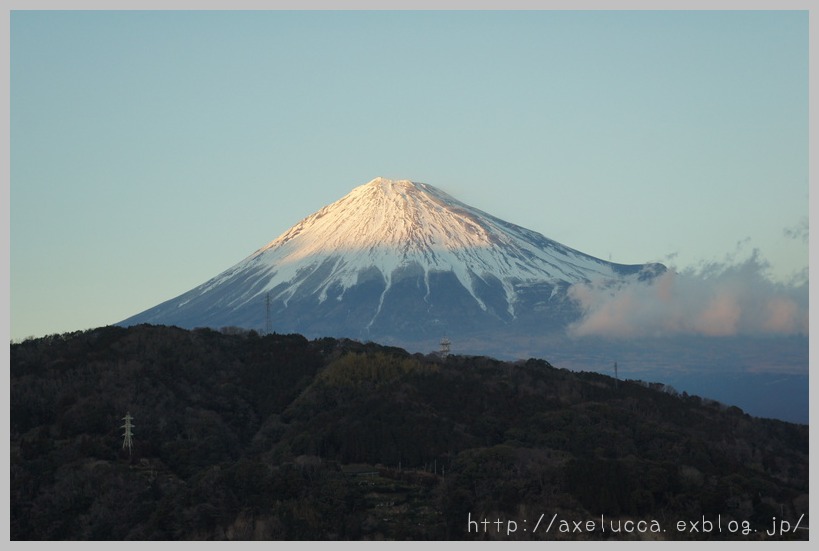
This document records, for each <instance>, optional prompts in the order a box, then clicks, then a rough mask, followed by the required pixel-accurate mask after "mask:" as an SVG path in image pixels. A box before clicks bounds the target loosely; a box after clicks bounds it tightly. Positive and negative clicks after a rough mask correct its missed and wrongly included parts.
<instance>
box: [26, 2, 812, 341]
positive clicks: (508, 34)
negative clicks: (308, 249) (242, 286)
mask: <svg viewBox="0 0 819 551" xmlns="http://www.w3.org/2000/svg"><path fill="white" fill-rule="evenodd" d="M10 29H11V41H10V43H11V44H10V45H11V55H10V65H11V66H10V69H11V70H10V75H11V77H10V100H11V111H10V129H11V147H10V160H11V168H10V173H11V185H10V205H11V206H10V212H11V219H10V220H11V221H10V245H11V249H10V261H11V265H10V276H11V337H12V338H15V339H19V338H23V337H26V336H29V335H33V336H42V335H45V334H50V333H60V332H66V331H74V330H82V329H87V328H92V327H97V326H101V325H108V324H113V323H116V322H118V321H120V320H122V319H124V318H126V317H128V316H130V315H133V314H136V313H138V312H140V311H142V310H145V309H147V308H149V307H151V306H154V305H156V304H158V303H160V302H163V301H165V300H167V299H170V298H173V297H174V296H177V295H179V294H181V293H183V292H185V291H187V290H189V289H191V288H193V287H195V286H196V285H199V284H200V283H203V282H204V281H206V280H207V279H209V278H211V277H212V276H215V275H216V274H218V273H219V272H221V271H222V270H224V269H226V268H228V267H230V266H232V265H233V264H235V263H236V262H238V261H240V260H242V259H243V258H244V257H246V256H248V255H249V254H251V253H252V252H253V251H255V250H256V249H258V248H259V247H261V246H263V245H265V244H266V243H267V242H269V241H271V240H273V239H274V238H276V237H277V236H278V235H280V234H281V233H282V232H284V231H285V230H287V229H288V228H289V227H290V226H292V225H293V224H295V223H297V222H298V221H299V220H300V219H302V218H303V217H305V216H307V215H309V214H311V213H313V212H315V211H316V210H318V209H319V208H321V207H322V206H324V205H327V204H329V203H331V202H333V201H335V200H337V199H339V198H340V197H342V196H343V195H345V194H346V193H348V192H349V191H350V190H351V189H352V188H354V187H356V186H358V185H361V184H364V183H366V182H367V181H369V180H371V179H372V178H374V177H376V176H386V177H392V178H406V179H412V180H416V181H422V182H426V183H429V184H431V185H434V186H437V187H439V188H441V189H443V190H444V191H446V192H448V193H450V194H452V195H454V196H455V197H456V198H458V199H460V200H461V201H463V202H465V203H467V204H470V205H472V206H474V207H477V208H480V209H482V210H485V211H487V212H489V213H491V214H494V215H496V216H498V217H500V218H503V219H505V220H507V221H509V222H513V223H516V224H519V225H521V226H524V227H527V228H529V229H532V230H535V231H538V232H540V233H542V234H544V235H546V236H547V237H550V238H552V239H555V240H557V241H559V242H561V243H563V244H565V245H568V246H570V247H573V248H576V249H579V250H581V251H583V252H586V253H589V254H592V255H595V256H598V257H600V258H603V259H611V260H613V261H615V262H621V263H641V262H647V261H659V262H664V263H665V264H667V265H669V266H674V267H677V268H680V269H685V268H691V267H695V266H698V265H700V264H701V263H702V262H708V261H719V262H732V261H733V260H734V259H736V260H737V261H738V262H739V261H740V260H741V258H744V257H747V256H748V255H749V254H751V252H752V251H753V249H758V250H759V254H760V256H761V257H762V258H763V259H764V260H766V261H767V262H768V263H770V271H769V274H768V275H769V276H770V277H771V278H772V279H774V280H776V281H789V280H790V279H791V278H792V277H794V276H795V275H798V274H802V276H805V274H806V272H805V271H806V269H807V266H808V249H807V225H808V214H809V212H808V103H809V101H808V36H809V33H808V12H807V11H756V12H743V11H658V12H633V11H617V12H603V11H577V12H558V11H542V12H519V11H516V12H497V11H495V12H427V11H419V12H369V11H350V12H321V11H318V12H315V11H314V12H280V11H279V12H275V11H274V12H230V11H218V12H169V11H165V12H150V11H145V12H88V11H65V12H56V11H31V12H26V11H17V12H12V13H11V17H10Z"/></svg>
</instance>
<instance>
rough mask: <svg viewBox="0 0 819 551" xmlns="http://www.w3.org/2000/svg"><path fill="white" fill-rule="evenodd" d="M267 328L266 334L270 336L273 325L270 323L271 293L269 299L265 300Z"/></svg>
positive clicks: (268, 293)
mask: <svg viewBox="0 0 819 551" xmlns="http://www.w3.org/2000/svg"><path fill="white" fill-rule="evenodd" d="M265 311H266V316H265V326H264V334H265V335H269V334H270V333H271V323H270V291H268V292H267V297H266V298H265Z"/></svg>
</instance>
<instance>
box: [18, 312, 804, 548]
mask: <svg viewBox="0 0 819 551" xmlns="http://www.w3.org/2000/svg"><path fill="white" fill-rule="evenodd" d="M10 382H11V391H10V397H11V404H10V405H11V408H10V414H11V422H10V425H11V442H10V504H11V512H10V526H11V531H10V533H11V538H12V539H14V540H36V539H49V540H66V539H105V540H123V539H139V540H152V539H165V540H194V539H264V540H301V539H313V540H322V539H353V540H363V539H418V540H422V539H423V540H427V539H454V540H471V539H524V540H528V539H545V540H552V539H607V538H614V539H639V538H642V539H700V540H702V539H739V540H745V539H748V540H751V539H807V537H808V531H807V530H803V529H802V527H806V526H808V524H809V523H808V515H807V513H808V427H807V426H804V425H794V424H790V423H785V422H781V421H776V420H769V419H758V418H752V417H750V416H749V415H747V414H745V413H743V412H742V411H741V410H739V409H738V408H735V407H725V406H723V405H721V404H717V403H715V402H710V401H707V400H703V399H700V398H699V397H696V396H687V395H677V394H676V393H674V392H673V391H671V392H670V391H669V390H668V389H665V388H664V387H663V386H662V385H660V384H653V385H649V384H645V383H641V382H637V381H616V380H615V379H613V378H610V377H606V376H603V375H600V374H595V373H578V372H572V371H567V370H564V369H557V368H555V367H553V366H551V365H550V364H549V363H548V362H546V361H543V360H535V359H532V360H528V361H521V362H514V363H510V362H501V361H496V360H493V359H490V358H485V357H465V356H448V357H446V358H441V357H438V356H436V355H427V356H424V355H420V354H416V355H411V354H408V353H407V352H405V351H403V350H401V349H396V348H390V347H384V346H379V345H376V344H371V343H368V344H362V343H358V342H354V341H349V340H336V339H320V340H315V341H308V340H307V339H305V338H304V337H302V336H300V335H267V336H259V335H257V334H256V333H253V332H250V333H248V332H243V331H238V330H232V331H231V330H223V331H221V332H217V331H213V330H209V329H196V330H192V331H187V330H182V329H179V328H175V327H162V326H148V325H139V326H134V327H131V328H127V329H126V328H120V327H105V328H100V329H94V330H89V331H85V332H78V333H71V334H64V335H53V336H49V337H45V338H41V339H30V340H27V341H25V342H22V343H17V344H12V345H11V366H10ZM126 414H130V416H131V417H132V418H133V421H132V422H133V425H134V428H133V430H132V431H131V432H132V446H131V447H130V449H129V448H128V447H124V439H123V434H124V432H125V429H124V428H122V427H123V425H124V424H126V422H125V421H124V420H123V418H124V417H125V416H126ZM803 515H804V516H803ZM774 518H775V520H774ZM485 521H488V522H485ZM496 521H497V522H496ZM550 521H551V522H550ZM782 521H786V522H788V528H794V527H795V526H796V525H797V523H799V524H800V528H798V529H796V528H794V529H793V530H779V531H777V532H776V533H775V534H774V535H769V532H772V526H775V527H776V528H777V529H779V528H780V527H785V525H784V524H782ZM581 522H582V524H581ZM629 522H630V523H631V524H629ZM640 522H642V524H639V523H640ZM536 523H537V524H536ZM547 523H548V524H549V527H548V530H547ZM590 523H591V524H590ZM680 523H681V524H680ZM706 523H708V524H706ZM718 523H719V524H718ZM731 523H733V524H731ZM775 523H779V524H775ZM717 525H719V531H718V530H717ZM629 526H630V527H632V530H631V531H628V530H625V528H626V527H629ZM513 527H514V530H512V528H513ZM581 527H582V528H581ZM618 527H619V528H620V530H619V531H617V528H618ZM706 527H710V530H708V531H705V528H706ZM578 528H581V529H578ZM639 528H643V530H640V529H639ZM681 528H682V529H681ZM732 528H733V529H732ZM780 532H781V533H780Z"/></svg>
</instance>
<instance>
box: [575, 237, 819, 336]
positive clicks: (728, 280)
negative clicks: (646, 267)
mask: <svg viewBox="0 0 819 551" xmlns="http://www.w3.org/2000/svg"><path fill="white" fill-rule="evenodd" d="M768 268H769V264H768V263H767V262H766V261H765V260H764V259H762V258H761V257H760V255H759V252H758V251H757V250H754V251H753V252H752V253H751V255H750V256H749V257H748V258H747V259H745V260H742V261H739V262H737V261H735V260H734V259H733V258H730V257H729V258H727V259H726V261H724V262H709V263H706V264H703V265H701V266H699V267H696V268H689V269H685V270H682V271H678V270H676V269H674V268H671V269H669V270H668V271H667V272H666V273H665V274H662V275H661V276H659V277H657V278H655V279H654V280H652V281H650V282H648V283H644V282H640V283H637V282H635V283H629V284H625V285H621V286H618V287H608V288H607V287H604V286H600V285H595V284H586V283H579V284H575V285H573V286H572V287H571V288H570V289H569V296H570V298H571V299H573V300H574V301H575V302H576V303H577V304H578V305H579V306H580V308H581V309H582V311H583V315H582V317H581V319H580V320H578V321H576V322H574V323H572V324H571V325H570V326H569V328H568V333H569V335H571V336H573V337H584V336H600V337H607V338H635V337H667V336H676V335H702V336H712V337H725V336H738V335H746V336H753V335H783V336H784V335H807V334H808V315H809V308H808V281H807V271H805V272H804V273H802V274H799V275H798V276H795V277H794V278H793V279H792V280H791V281H790V282H787V283H777V282H774V281H772V280H771V279H770V278H769V277H768V276H767V274H766V272H767V270H768Z"/></svg>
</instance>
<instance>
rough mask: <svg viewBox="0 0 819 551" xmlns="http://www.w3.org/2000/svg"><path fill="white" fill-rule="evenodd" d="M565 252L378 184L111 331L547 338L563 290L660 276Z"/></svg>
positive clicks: (451, 201) (443, 197)
mask: <svg viewBox="0 0 819 551" xmlns="http://www.w3.org/2000/svg"><path fill="white" fill-rule="evenodd" d="M664 270H665V268H664V267H663V266H662V265H659V264H647V265H621V264H614V263H610V262H606V261H604V260H600V259H597V258H594V257H592V256H589V255H587V254H584V253H582V252H580V251H577V250H574V249H571V248H569V247H566V246H564V245H561V244H560V243H557V242H555V241H553V240H551V239H548V238H546V237H544V236H543V235H541V234H539V233H537V232H533V231H530V230H527V229H525V228H522V227H520V226H516V225H515V224H511V223H509V222H505V221H503V220H500V219H498V218H496V217H494V216H491V215H489V214H487V213H484V212H482V211H480V210H478V209H475V208H472V207H470V206H468V205H465V204H464V203H461V202H460V201H458V200H457V199H455V198H453V197H451V196H449V195H447V194H446V193H444V192H443V191H441V190H439V189H437V188H435V187H433V186H430V185H428V184H423V183H416V182H411V181H408V180H400V181H394V180H388V179H385V178H376V179H374V180H372V181H371V182H369V183H367V184H365V185H362V186H359V187H357V188H355V189H353V190H352V191H351V192H350V193H349V194H348V195H346V196H344V197H342V198H341V199H339V200H338V201H336V202H335V203H333V204H331V205H328V206H326V207H324V208H322V209H321V210H319V211H318V212H316V213H314V214H312V215H310V216H308V217H307V218H305V219H304V220H302V221H301V222H299V223H298V224H296V225H295V226H293V227H292V228H290V229H289V230H288V231H286V232H285V233H283V234H282V235H281V236H279V237H278V238H277V239H275V240H274V241H272V242H270V243H269V244H268V245H266V246H264V247H262V248H261V249H259V250H257V251H256V252H255V253H253V254H252V255H250V256H249V257H248V258H246V259H245V260H243V261H241V262H239V263H238V264H236V265H235V266H233V267H231V268H229V269H228V270H225V271H224V272H222V273H221V274H219V275H217V276H216V277H214V278H212V279H210V280H209V281H207V282H205V283H204V284H202V285H200V286H198V287H196V288H195V289H192V290H191V291H189V292H187V293H184V294H183V295H181V296H179V297H176V298H174V299H172V300H169V301H167V302H164V303H162V304H160V305H158V306H156V307H154V308H151V309H149V310H146V311H145V312H142V313H140V314H137V315H136V316H133V317H131V318H128V319H126V320H124V321H123V322H121V324H122V325H133V324H136V323H160V324H173V325H179V326H182V327H188V328H191V327H196V326H211V327H220V326H226V325H236V326H241V327H246V328H255V329H262V330H263V329H265V326H266V322H267V318H268V315H269V316H270V318H271V319H272V322H271V328H272V329H273V330H275V331H279V332H290V331H298V332H301V333H304V334H306V335H308V336H320V335H330V336H347V337H355V338H380V339H386V340H387V341H388V342H389V341H393V342H406V340H407V339H409V340H412V339H417V338H423V337H429V336H434V337H440V336H441V335H442V334H444V333H447V334H453V335H454V334H457V335H459V336H461V337H464V336H467V335H479V334H481V333H486V332H492V331H497V330H498V329H500V328H503V327H508V326H515V328H516V330H521V329H523V330H530V329H531V328H532V327H536V328H537V330H538V331H543V330H549V329H551V330H554V329H558V328H560V327H563V326H564V325H565V323H567V322H568V321H570V320H571V319H573V318H574V317H575V316H576V315H577V314H578V312H577V311H576V309H575V308H574V305H573V304H572V303H571V302H570V301H568V300H567V298H566V296H565V290H566V289H567V288H568V287H569V286H570V285H572V284H574V283H578V282H589V281H603V282H612V283H617V282H624V281H627V280H630V279H634V278H646V277H652V276H654V275H656V274H658V273H661V272H662V271H664Z"/></svg>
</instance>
